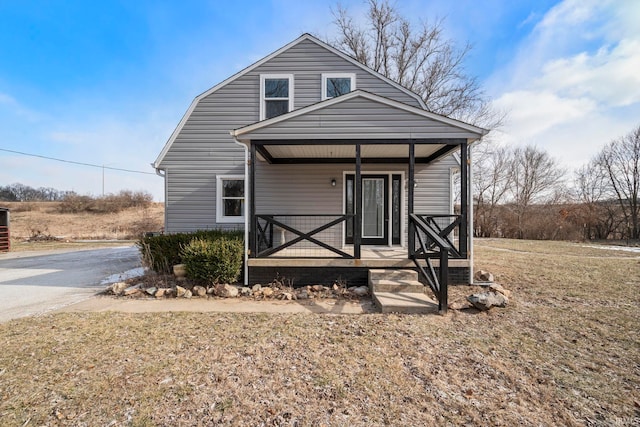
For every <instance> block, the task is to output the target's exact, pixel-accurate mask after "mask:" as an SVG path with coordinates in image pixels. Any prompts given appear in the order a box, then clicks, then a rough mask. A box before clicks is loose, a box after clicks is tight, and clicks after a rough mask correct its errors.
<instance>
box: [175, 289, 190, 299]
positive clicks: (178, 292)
mask: <svg viewBox="0 0 640 427" xmlns="http://www.w3.org/2000/svg"><path fill="white" fill-rule="evenodd" d="M186 292H187V290H186V289H185V288H183V287H182V286H176V296H177V297H178V298H180V297H183V296H184V294H185V293H186Z"/></svg>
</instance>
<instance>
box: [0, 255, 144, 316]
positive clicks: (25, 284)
mask: <svg viewBox="0 0 640 427" xmlns="http://www.w3.org/2000/svg"><path fill="white" fill-rule="evenodd" d="M140 267H141V264H140V257H139V252H138V249H137V248H136V247H135V246H121V247H109V248H101V249H87V250H71V251H68V250H65V251H41V252H16V253H8V254H1V255H0V322H5V321H7V320H10V319H15V318H18V317H25V316H31V315H35V314H41V313H46V312H48V311H51V310H55V309H59V308H61V307H64V306H66V305H69V304H74V303H77V302H79V301H83V300H85V299H88V298H91V297H92V296H93V295H95V294H96V292H99V291H101V290H104V289H105V287H106V284H107V283H111V282H115V281H118V280H119V279H120V276H121V275H122V274H123V273H125V272H127V271H130V270H132V269H135V268H140Z"/></svg>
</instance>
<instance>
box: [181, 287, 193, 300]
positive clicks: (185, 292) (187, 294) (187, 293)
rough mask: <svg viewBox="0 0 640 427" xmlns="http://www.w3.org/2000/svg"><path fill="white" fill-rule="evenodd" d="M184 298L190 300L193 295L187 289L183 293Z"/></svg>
mask: <svg viewBox="0 0 640 427" xmlns="http://www.w3.org/2000/svg"><path fill="white" fill-rule="evenodd" d="M183 296H184V297H185V298H191V297H192V296H193V293H191V291H190V290H189V289H187V290H186V291H184V295H183Z"/></svg>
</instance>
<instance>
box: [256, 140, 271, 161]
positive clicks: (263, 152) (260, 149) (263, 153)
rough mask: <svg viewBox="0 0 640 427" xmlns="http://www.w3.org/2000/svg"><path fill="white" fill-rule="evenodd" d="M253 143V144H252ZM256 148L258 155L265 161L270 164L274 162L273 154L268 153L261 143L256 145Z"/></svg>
mask: <svg viewBox="0 0 640 427" xmlns="http://www.w3.org/2000/svg"><path fill="white" fill-rule="evenodd" d="M252 145H253V144H252ZM256 150H257V151H258V153H260V155H261V156H262V157H264V159H265V160H266V161H267V163H269V164H272V163H274V159H273V156H271V153H269V152H268V151H267V149H266V148H264V146H263V145H256Z"/></svg>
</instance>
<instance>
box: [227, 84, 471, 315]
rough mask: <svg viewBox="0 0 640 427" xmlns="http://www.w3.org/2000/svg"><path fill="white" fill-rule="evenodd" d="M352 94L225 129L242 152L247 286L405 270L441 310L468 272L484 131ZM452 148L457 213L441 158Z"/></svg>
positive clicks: (350, 278) (352, 278) (357, 277)
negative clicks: (473, 185) (475, 157)
mask: <svg viewBox="0 0 640 427" xmlns="http://www.w3.org/2000/svg"><path fill="white" fill-rule="evenodd" d="M357 92H358V91H356V92H352V93H351V94H348V95H344V96H341V97H339V98H334V99H331V100H328V101H324V102H321V103H319V104H316V105H312V106H310V107H306V108H303V109H301V110H296V111H294V112H291V113H288V114H284V115H282V116H279V117H275V118H272V119H268V120H264V121H262V122H258V123H256V124H253V125H250V126H247V127H244V128H241V129H238V130H236V131H233V132H232V135H233V136H234V137H235V138H236V140H237V141H238V142H240V143H242V144H245V145H246V146H247V148H248V157H249V162H248V166H247V177H248V182H247V187H248V198H247V202H248V203H247V211H248V219H247V229H248V230H249V232H248V241H247V259H246V265H247V267H248V275H247V276H248V277H247V279H248V282H249V283H251V282H260V281H264V280H271V279H273V278H274V277H275V274H277V275H280V276H287V275H289V276H287V277H290V278H292V277H295V278H296V280H297V283H300V284H302V283H304V282H305V281H312V282H311V283H319V282H321V281H323V280H333V281H337V280H345V281H349V283H359V282H360V281H361V280H363V279H365V278H366V276H367V272H368V270H369V269H380V268H382V269H412V270H416V271H417V272H419V278H420V280H421V281H422V282H423V283H424V284H426V285H428V286H429V287H430V288H431V289H432V290H433V292H434V294H435V295H436V297H437V298H438V300H439V305H440V309H441V310H446V288H447V286H448V284H449V283H450V281H452V279H454V280H453V281H455V282H460V283H464V282H467V281H468V279H469V270H470V268H471V256H470V255H471V253H470V250H469V249H470V244H469V243H470V242H469V233H468V230H469V228H470V212H469V203H468V199H469V196H468V195H469V159H468V145H469V143H470V142H472V141H473V140H475V139H478V138H479V136H481V132H478V131H476V130H477V128H474V127H472V126H470V125H466V124H460V122H455V121H452V120H450V119H446V118H442V117H440V116H435V115H433V114H431V113H428V112H426V111H423V110H420V109H417V108H414V107H410V106H406V105H404V104H401V103H398V102H395V101H391V100H388V99H386V98H382V97H379V96H376V95H373V94H368V93H357ZM349 111H351V115H348V114H347V113H348V112H349ZM356 111H358V113H355V114H354V112H356ZM435 119H437V120H435ZM345 120H346V121H347V122H345ZM465 127H466V128H465ZM468 128H472V129H468ZM453 153H457V157H456V159H457V161H456V162H455V165H456V168H457V169H458V171H459V174H460V180H459V182H460V188H459V206H460V207H459V212H457V213H454V212H453V200H452V197H453V196H452V192H451V185H452V182H453V179H452V176H451V175H450V170H449V169H450V168H448V167H444V166H443V164H441V163H439V162H441V161H442V159H444V158H449V159H451V156H450V155H451V154H453ZM436 164H439V165H440V166H438V167H434V165H436ZM436 169H437V170H438V171H439V172H438V173H434V172H433V171H434V170H436ZM451 273H455V274H451ZM270 275H271V277H269V276H270Z"/></svg>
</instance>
